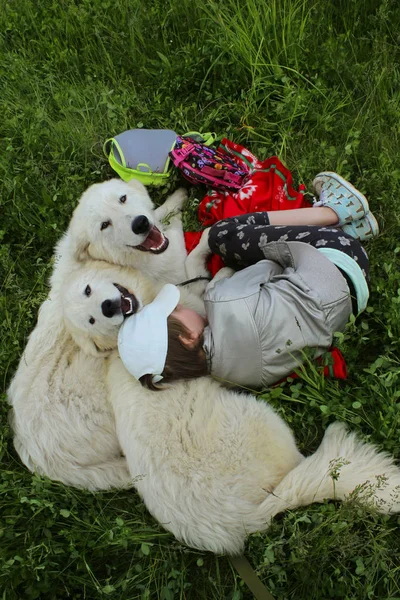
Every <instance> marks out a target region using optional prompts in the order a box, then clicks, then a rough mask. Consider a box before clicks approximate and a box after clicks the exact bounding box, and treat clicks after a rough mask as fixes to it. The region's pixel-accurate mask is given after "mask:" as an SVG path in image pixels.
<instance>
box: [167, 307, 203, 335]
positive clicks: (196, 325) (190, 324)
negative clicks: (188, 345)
mask: <svg viewBox="0 0 400 600" xmlns="http://www.w3.org/2000/svg"><path fill="white" fill-rule="evenodd" d="M171 316H173V317H175V319H178V321H180V322H181V323H182V325H184V326H185V327H186V329H187V330H188V332H189V334H190V338H189V339H188V340H187V341H188V342H192V343H193V342H196V341H197V340H198V339H199V337H200V336H201V335H202V333H203V331H204V327H205V326H206V325H207V320H206V319H205V318H204V317H202V316H201V315H199V313H198V312H196V311H195V310H193V309H191V308H187V307H186V306H182V304H178V305H177V307H176V308H175V310H174V311H173V312H172V313H171Z"/></svg>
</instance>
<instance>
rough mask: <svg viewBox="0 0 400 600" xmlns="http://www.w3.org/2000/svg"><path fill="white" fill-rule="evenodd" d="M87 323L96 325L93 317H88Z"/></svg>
mask: <svg viewBox="0 0 400 600" xmlns="http://www.w3.org/2000/svg"><path fill="white" fill-rule="evenodd" d="M89 323H90V324H91V325H94V324H95V323H96V319H94V318H93V317H90V319H89Z"/></svg>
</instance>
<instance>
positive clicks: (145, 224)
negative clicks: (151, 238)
mask: <svg viewBox="0 0 400 600" xmlns="http://www.w3.org/2000/svg"><path fill="white" fill-rule="evenodd" d="M149 229H150V223H149V220H148V218H147V217H145V215H139V216H138V217H135V218H134V219H133V221H132V231H133V233H146V231H149Z"/></svg>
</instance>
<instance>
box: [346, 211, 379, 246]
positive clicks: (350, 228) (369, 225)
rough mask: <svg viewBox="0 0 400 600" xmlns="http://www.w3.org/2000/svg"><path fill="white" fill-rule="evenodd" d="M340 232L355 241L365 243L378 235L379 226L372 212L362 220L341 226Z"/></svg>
mask: <svg viewBox="0 0 400 600" xmlns="http://www.w3.org/2000/svg"><path fill="white" fill-rule="evenodd" d="M342 230H343V231H344V232H345V233H347V235H350V236H351V237H352V238H354V239H355V240H359V241H360V242H366V241H368V240H372V239H373V238H374V237H376V236H377V235H378V234H379V225H378V221H377V220H376V219H375V217H374V215H373V214H372V212H371V211H369V212H367V214H366V215H365V216H364V217H363V218H362V219H359V220H358V221H353V222H352V223H348V224H347V225H343V226H342Z"/></svg>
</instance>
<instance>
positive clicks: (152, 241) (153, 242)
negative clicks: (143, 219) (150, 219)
mask: <svg viewBox="0 0 400 600" xmlns="http://www.w3.org/2000/svg"><path fill="white" fill-rule="evenodd" d="M163 241H164V236H163V234H162V233H161V231H159V230H158V229H157V227H153V228H152V229H151V230H150V233H149V235H148V236H147V238H146V239H145V240H144V242H142V243H141V244H140V245H141V246H142V247H143V248H146V250H151V249H153V248H155V249H157V248H158V247H159V246H161V244H162V243H163Z"/></svg>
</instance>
